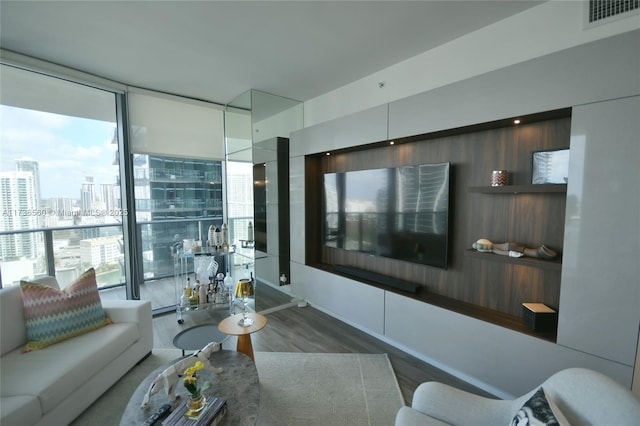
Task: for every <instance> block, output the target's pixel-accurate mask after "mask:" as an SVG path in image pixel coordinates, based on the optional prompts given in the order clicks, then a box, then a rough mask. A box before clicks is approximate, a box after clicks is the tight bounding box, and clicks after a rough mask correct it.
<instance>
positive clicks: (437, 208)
mask: <svg viewBox="0 0 640 426" xmlns="http://www.w3.org/2000/svg"><path fill="white" fill-rule="evenodd" d="M324 200H325V204H324V208H325V228H324V242H325V245H327V246H329V247H335V248H340V249H344V250H350V251H358V252H362V253H368V254H371V255H375V256H383V257H390V258H393V259H399V260H404V261H407V262H413V263H420V264H424V265H428V266H433V267H436V268H442V269H446V267H447V238H448V225H449V220H448V219H449V163H438V164H423V165H417V166H403V167H395V168H385V169H371V170H358V171H350V172H341V173H327V174H325V175H324Z"/></svg>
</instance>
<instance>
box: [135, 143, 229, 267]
mask: <svg viewBox="0 0 640 426" xmlns="http://www.w3.org/2000/svg"><path fill="white" fill-rule="evenodd" d="M134 176H135V179H134V185H135V198H136V219H137V221H138V223H139V224H140V227H141V232H142V244H143V259H144V261H145V265H144V271H145V277H147V278H152V277H162V276H167V275H171V274H173V257H172V246H173V245H174V244H175V243H177V242H182V240H183V239H187V238H189V239H198V238H202V239H203V240H204V241H203V243H204V242H206V239H207V230H208V228H209V226H211V225H214V226H218V227H220V226H222V220H223V206H222V162H221V161H212V160H200V159H189V158H175V157H163V156H156V155H148V156H146V155H144V156H143V155H137V156H136V157H134Z"/></svg>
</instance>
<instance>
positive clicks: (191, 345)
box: [173, 324, 229, 355]
mask: <svg viewBox="0 0 640 426" xmlns="http://www.w3.org/2000/svg"><path fill="white" fill-rule="evenodd" d="M228 338H229V336H227V335H225V334H222V333H221V332H220V331H219V330H218V326H217V324H200V325H196V326H193V327H190V328H187V329H186V330H182V331H181V332H180V333H178V334H176V336H175V337H174V338H173V346H175V347H176V348H178V349H182V355H184V351H190V350H191V351H197V350H199V349H202V348H204V347H205V346H206V345H208V344H209V343H211V342H218V343H221V344H222V343H224V341H225V340H227V339H228Z"/></svg>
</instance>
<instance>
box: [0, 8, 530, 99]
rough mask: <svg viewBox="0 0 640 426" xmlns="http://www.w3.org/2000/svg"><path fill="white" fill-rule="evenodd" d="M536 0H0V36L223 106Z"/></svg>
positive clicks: (316, 79)
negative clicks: (250, 92) (251, 92)
mask: <svg viewBox="0 0 640 426" xmlns="http://www.w3.org/2000/svg"><path fill="white" fill-rule="evenodd" d="M540 3H541V2H540V1H524V0H519V1H503V0H500V1H484V0H474V1H461V0H448V1H409V2H405V1H284V2H279V1H229V2H227V1H79V2H76V1H42V2H41V1H8V0H2V1H0V19H1V20H0V45H1V47H2V48H3V49H6V50H10V51H14V52H18V53H22V54H25V55H29V56H34V57H36V58H39V59H44V60H46V61H50V62H53V63H56V64H59V65H64V66H66V67H70V68H74V69H77V70H80V71H84V72H88V73H91V74H95V75H97V76H100V77H104V78H108V79H111V80H114V81H117V82H119V83H124V84H127V85H130V86H136V87H141V88H145V89H150V90H157V91H162V92H167V93H173V94H177V95H182V96H188V97H192V98H197V99H203V100H208V101H212V102H217V103H221V104H227V103H229V102H230V101H232V100H233V99H234V98H235V97H236V96H238V95H240V94H242V93H244V92H245V91H247V90H249V89H258V90H262V91H265V92H268V93H273V94H277V95H280V96H285V97H288V98H291V99H296V100H300V101H306V100H308V99H311V98H314V97H316V96H319V95H321V94H323V93H326V92H329V91H331V90H334V89H337V88H339V87H341V86H344V85H345V84H347V83H350V82H352V81H355V80H358V79H360V78H363V77H365V76H367V75H369V74H372V73H374V72H377V71H379V70H382V69H384V68H386V67H388V66H390V65H393V64H395V63H398V62H401V61H403V60H405V59H408V58H410V57H413V56H415V55H418V54H420V53H422V52H426V51H427V50H430V49H433V48H434V47H437V46H439V45H441V44H444V43H447V42H448V41H451V40H453V39H455V38H458V37H460V36H463V35H465V34H468V33H470V32H473V31H475V30H477V29H479V28H482V27H485V26H487V25H491V24H492V23H495V22H497V21H500V20H502V19H505V18H507V17H509V16H511V15H514V14H516V13H519V12H521V11H523V10H526V9H528V8H530V7H533V6H535V5H537V4H540Z"/></svg>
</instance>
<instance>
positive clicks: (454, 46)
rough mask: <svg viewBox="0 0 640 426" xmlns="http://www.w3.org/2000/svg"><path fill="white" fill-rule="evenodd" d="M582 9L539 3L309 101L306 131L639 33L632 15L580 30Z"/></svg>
mask: <svg viewBox="0 0 640 426" xmlns="http://www.w3.org/2000/svg"><path fill="white" fill-rule="evenodd" d="M582 8H583V2H582V1H578V0H573V1H566V0H553V1H550V2H546V3H543V4H542V5H540V6H538V7H535V8H531V9H529V10H526V11H524V12H522V13H520V14H518V15H515V16H513V17H511V18H508V19H505V20H503V21H501V22H498V23H496V24H494V25H491V26H489V27H486V28H483V29H480V30H477V31H475V32H473V33H471V34H469V35H467V36H464V37H461V38H459V39H457V40H453V41H451V42H450V43H447V44H445V45H443V46H440V47H438V48H435V49H432V50H430V51H427V52H425V53H422V54H420V55H418V56H415V57H413V58H410V59H408V60H406V61H403V62H400V63H398V64H395V65H393V66H391V67H388V68H386V69H383V70H380V71H379V72H376V73H374V74H371V75H369V76H367V77H365V78H362V79H360V80H357V81H354V82H352V83H349V84H347V85H345V86H343V87H341V88H339V89H336V90H334V91H332V92H329V93H326V94H324V95H321V96H318V97H317V98H314V99H311V100H308V101H306V102H305V103H304V120H305V127H308V126H312V125H314V124H318V123H321V122H323V121H327V120H331V119H334V118H337V117H342V116H345V115H348V114H352V113H355V112H358V111H362V110H365V109H368V108H371V107H374V106H378V105H382V104H384V103H387V102H391V101H394V100H397V99H402V98H405V97H407V96H411V95H414V94H416V93H422V92H426V91H429V90H432V89H434V88H437V87H442V86H446V85H448V84H451V83H454V82H456V81H460V80H464V79H467V78H469V77H473V76H477V75H481V74H484V73H487V72H490V71H493V70H497V69H500V68H503V67H506V66H509V65H513V64H517V63H520V62H522V61H526V60H528V59H532V58H537V57H540V56H543V55H546V54H549V53H553V52H558V51H561V50H564V49H567V48H571V47H574V46H578V45H580V44H584V43H588V42H590V41H594V40H597V39H601V38H606V37H609V36H612V35H615V34H620V33H623V32H626V31H631V30H633V29H637V28H640V15H638V14H636V15H632V16H630V17H627V18H624V19H620V20H615V21H613V22H610V23H608V24H606V25H597V26H594V27H591V28H589V29H586V30H585V29H583V24H582V17H583V9H582ZM381 81H384V82H385V86H384V87H383V88H382V89H380V88H378V83H379V82H381Z"/></svg>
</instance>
